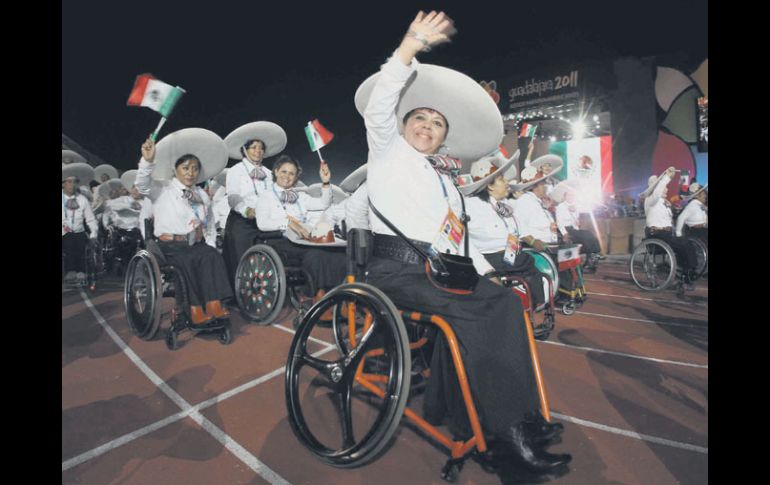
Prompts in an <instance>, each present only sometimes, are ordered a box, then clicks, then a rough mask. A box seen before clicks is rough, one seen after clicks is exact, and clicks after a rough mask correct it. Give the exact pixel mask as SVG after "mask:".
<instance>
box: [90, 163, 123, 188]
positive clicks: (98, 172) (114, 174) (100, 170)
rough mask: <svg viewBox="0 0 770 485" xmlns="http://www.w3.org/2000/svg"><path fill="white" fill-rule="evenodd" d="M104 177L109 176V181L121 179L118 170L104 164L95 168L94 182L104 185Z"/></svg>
mask: <svg viewBox="0 0 770 485" xmlns="http://www.w3.org/2000/svg"><path fill="white" fill-rule="evenodd" d="M102 175H108V176H109V177H110V178H109V179H108V180H112V179H116V178H120V175H118V169H117V168H115V167H113V166H112V165H110V164H108V163H103V164H101V165H97V166H95V167H94V180H96V181H97V182H99V183H102Z"/></svg>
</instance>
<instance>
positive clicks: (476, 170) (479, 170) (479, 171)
mask: <svg viewBox="0 0 770 485" xmlns="http://www.w3.org/2000/svg"><path fill="white" fill-rule="evenodd" d="M496 170H497V165H495V164H494V163H492V157H486V158H482V159H481V160H477V161H475V162H473V164H472V165H471V172H470V173H471V177H473V178H474V179H481V178H484V177H486V176H487V175H489V174H490V173H492V172H494V171H496Z"/></svg>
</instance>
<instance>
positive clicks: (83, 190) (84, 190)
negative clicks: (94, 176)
mask: <svg viewBox="0 0 770 485" xmlns="http://www.w3.org/2000/svg"><path fill="white" fill-rule="evenodd" d="M78 192H80V193H81V194H83V197H85V198H86V199H88V202H93V201H94V194H93V193H92V192H91V189H89V188H88V187H85V186H83V185H81V186H80V187H78Z"/></svg>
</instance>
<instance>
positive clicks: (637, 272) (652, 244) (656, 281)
mask: <svg viewBox="0 0 770 485" xmlns="http://www.w3.org/2000/svg"><path fill="white" fill-rule="evenodd" d="M664 244H665V243H663V242H662V241H660V242H659V241H646V242H643V243H642V244H641V245H639V246H638V247H637V248H636V249H634V252H633V253H632V254H631V260H630V262H629V271H630V273H631V278H632V279H633V280H634V283H635V284H636V285H637V286H638V287H639V288H641V289H642V290H646V291H658V290H662V289H664V288H666V287H667V286H668V285H669V283H670V282H671V279H672V278H673V276H674V272H675V270H676V259H674V258H673V251H672V250H671V249H670V248H668V247H667V246H668V245H665V246H664Z"/></svg>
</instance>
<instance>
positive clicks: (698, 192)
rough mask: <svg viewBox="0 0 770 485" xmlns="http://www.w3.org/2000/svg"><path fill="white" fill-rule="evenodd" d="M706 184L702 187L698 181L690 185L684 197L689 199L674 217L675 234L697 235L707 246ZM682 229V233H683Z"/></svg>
mask: <svg viewBox="0 0 770 485" xmlns="http://www.w3.org/2000/svg"><path fill="white" fill-rule="evenodd" d="M708 186H709V185H708V184H706V185H704V186H703V187H701V186H700V184H698V183H694V184H692V185H690V188H689V194H688V195H686V196H685V197H684V199H685V200H687V201H689V202H688V203H687V205H686V206H685V207H684V209H683V210H682V212H681V213H680V214H679V217H677V219H676V231H675V233H676V236H677V237H682V236H683V235H684V236H690V237H697V238H699V239H700V240H701V241H703V242H704V243H706V247H708V243H709V227H708V226H709V215H708V207H707V206H706V202H707V200H708V191H707V190H706V189H707V188H708ZM683 230H684V234H683Z"/></svg>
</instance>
